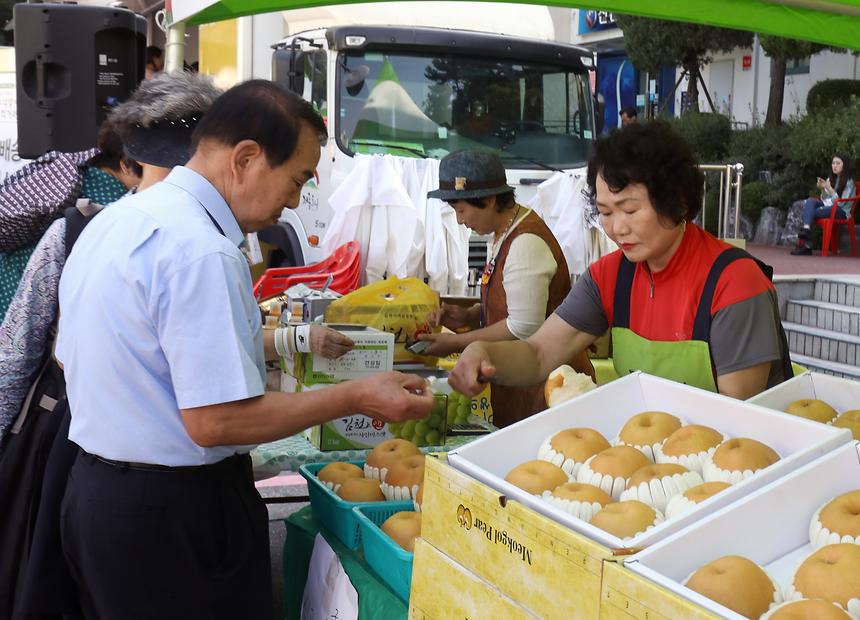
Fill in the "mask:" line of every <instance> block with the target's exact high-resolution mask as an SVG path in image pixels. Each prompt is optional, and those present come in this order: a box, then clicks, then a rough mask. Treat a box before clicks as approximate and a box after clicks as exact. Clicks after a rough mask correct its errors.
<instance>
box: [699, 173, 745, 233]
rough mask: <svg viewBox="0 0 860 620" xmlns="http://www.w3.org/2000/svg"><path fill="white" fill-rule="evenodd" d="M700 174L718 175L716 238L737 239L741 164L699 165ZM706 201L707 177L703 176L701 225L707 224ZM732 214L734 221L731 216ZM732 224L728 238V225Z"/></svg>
mask: <svg viewBox="0 0 860 620" xmlns="http://www.w3.org/2000/svg"><path fill="white" fill-rule="evenodd" d="M699 170H701V171H702V172H705V173H707V172H718V173H719V175H720V181H719V183H720V184H719V188H720V197H719V202H717V208H718V209H719V211H718V213H717V237H719V238H720V239H726V238H733V239H737V238H738V234H739V231H740V222H741V186H742V185H743V179H744V165H743V164H740V163H738V164H699ZM707 199H708V175H707V174H705V184H704V193H703V194H702V225H703V227H704V224H705V223H706V222H707V219H706V218H705V209H706V206H707ZM732 213H734V221H731V217H730V216H731V214H732ZM730 221H731V223H732V224H733V230H732V236H731V237H729V236H728V230H727V229H728V227H729V223H730Z"/></svg>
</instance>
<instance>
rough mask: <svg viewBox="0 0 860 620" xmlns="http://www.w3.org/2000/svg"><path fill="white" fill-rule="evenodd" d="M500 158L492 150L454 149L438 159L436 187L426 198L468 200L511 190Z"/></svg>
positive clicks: (512, 189)
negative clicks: (440, 159)
mask: <svg viewBox="0 0 860 620" xmlns="http://www.w3.org/2000/svg"><path fill="white" fill-rule="evenodd" d="M512 191H514V188H513V187H511V186H510V185H508V182H507V178H506V177H505V165H504V164H503V163H502V158H501V157H499V155H498V154H497V153H494V152H492V151H454V152H453V153H449V154H448V155H446V156H445V157H444V158H443V159H442V161H441V162H439V189H436V190H433V191H432V192H427V197H428V198H438V199H439V200H468V199H470V198H483V197H484V196H496V195H498V194H504V193H506V192H512Z"/></svg>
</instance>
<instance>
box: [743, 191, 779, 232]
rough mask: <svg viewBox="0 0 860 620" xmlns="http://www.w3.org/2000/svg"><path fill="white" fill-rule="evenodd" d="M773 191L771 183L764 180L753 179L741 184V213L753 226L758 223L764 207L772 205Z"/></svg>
mask: <svg viewBox="0 0 860 620" xmlns="http://www.w3.org/2000/svg"><path fill="white" fill-rule="evenodd" d="M771 193H772V186H771V184H770V183H765V182H764V181H751V182H749V183H744V184H743V185H742V186H741V213H742V214H743V215H744V216H746V218H747V219H748V220H749V221H750V222H752V224H753V226H755V225H756V224H757V223H758V219H759V217H760V216H761V211H762V209H764V208H765V207H769V206H771V205H770V204H769V201H770V196H771Z"/></svg>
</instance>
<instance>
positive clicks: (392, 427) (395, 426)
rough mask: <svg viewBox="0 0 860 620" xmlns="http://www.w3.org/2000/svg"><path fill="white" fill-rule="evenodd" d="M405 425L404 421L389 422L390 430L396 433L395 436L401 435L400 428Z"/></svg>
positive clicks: (393, 433)
mask: <svg viewBox="0 0 860 620" xmlns="http://www.w3.org/2000/svg"><path fill="white" fill-rule="evenodd" d="M402 426H403V422H389V423H388V432H389V433H391V434H392V435H394V436H395V437H399V436H400V428H401V427H402Z"/></svg>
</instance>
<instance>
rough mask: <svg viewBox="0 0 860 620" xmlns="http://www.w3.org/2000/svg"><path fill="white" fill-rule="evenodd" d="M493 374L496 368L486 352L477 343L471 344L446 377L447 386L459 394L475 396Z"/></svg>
mask: <svg viewBox="0 0 860 620" xmlns="http://www.w3.org/2000/svg"><path fill="white" fill-rule="evenodd" d="M495 374H496V367H495V366H494V365H493V363H492V361H491V360H490V356H489V355H488V354H487V352H486V350H485V349H484V348H483V347H482V346H481V345H480V344H479V343H472V344H470V345H469V346H468V347H466V349H465V350H464V351H463V354H462V355H461V356H460V359H459V360H458V361H457V365H456V366H455V367H454V370H452V371H451V374H450V375H448V385H450V386H451V387H452V388H454V389H455V390H457V391H458V392H460V393H461V394H465V395H466V396H475V395H477V394H480V393H481V392H482V391H483V390H484V388H485V387H486V386H485V385H484V384H485V383H486V382H487V380H489V379H490V378H491V377H493V376H494V375H495Z"/></svg>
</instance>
